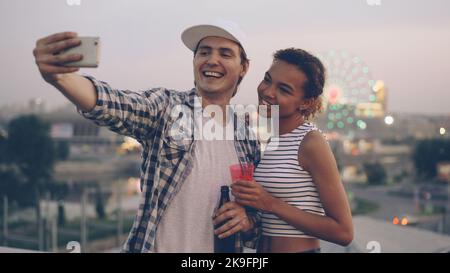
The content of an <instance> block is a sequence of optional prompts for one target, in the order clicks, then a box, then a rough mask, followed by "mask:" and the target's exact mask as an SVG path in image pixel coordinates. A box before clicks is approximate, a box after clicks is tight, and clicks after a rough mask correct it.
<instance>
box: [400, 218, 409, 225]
mask: <svg viewBox="0 0 450 273" xmlns="http://www.w3.org/2000/svg"><path fill="white" fill-rule="evenodd" d="M401 225H402V226H406V225H408V218H406V217H403V218H402V222H401Z"/></svg>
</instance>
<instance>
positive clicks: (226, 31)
mask: <svg viewBox="0 0 450 273" xmlns="http://www.w3.org/2000/svg"><path fill="white" fill-rule="evenodd" d="M210 36H214V37H221V38H225V39H228V40H231V41H234V42H236V43H238V44H240V45H241V46H242V48H243V49H244V50H245V47H244V45H245V39H246V37H245V33H244V32H243V31H242V29H241V28H240V27H239V25H238V24H236V23H235V22H231V21H227V20H223V19H216V20H214V21H213V22H212V23H211V24H204V25H196V26H192V27H189V28H187V29H185V30H184V31H183V33H181V40H182V41H183V43H184V44H185V45H186V46H187V47H188V48H189V49H190V50H192V51H195V49H196V48H197V45H198V43H199V42H200V41H201V40H202V39H204V38H206V37H210Z"/></svg>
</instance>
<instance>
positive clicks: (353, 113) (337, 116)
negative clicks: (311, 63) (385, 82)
mask: <svg viewBox="0 0 450 273" xmlns="http://www.w3.org/2000/svg"><path fill="white" fill-rule="evenodd" d="M318 57H319V58H320V60H321V61H322V63H323V64H324V66H325V68H326V70H327V81H326V83H325V88H324V100H323V102H324V108H325V109H326V115H327V117H326V118H327V127H328V129H355V128H359V129H365V128H366V123H365V122H364V121H363V120H362V119H361V115H360V114H359V113H360V112H358V111H360V109H361V107H364V106H368V105H371V104H373V103H375V102H376V101H377V99H378V98H379V96H377V91H379V89H380V86H379V85H380V82H379V81H378V82H377V81H375V80H373V79H372V77H371V75H370V70H369V67H368V66H367V65H366V64H365V63H364V62H363V60H362V59H361V58H359V57H357V56H353V55H351V54H350V53H348V52H347V51H338V50H329V51H328V52H325V53H322V54H318ZM364 114H365V116H368V117H370V116H371V114H373V113H371V109H370V107H368V108H366V109H365V112H364Z"/></svg>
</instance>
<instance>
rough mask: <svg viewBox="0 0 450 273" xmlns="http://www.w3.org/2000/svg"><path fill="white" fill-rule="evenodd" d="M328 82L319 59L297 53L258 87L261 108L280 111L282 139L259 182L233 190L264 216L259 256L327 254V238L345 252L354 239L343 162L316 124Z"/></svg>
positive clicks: (278, 56)
mask: <svg viewBox="0 0 450 273" xmlns="http://www.w3.org/2000/svg"><path fill="white" fill-rule="evenodd" d="M324 82H325V68H324V66H323V65H322V63H321V62H320V60H319V59H317V58H316V57H314V56H313V55H311V54H309V53H308V52H306V51H304V50H301V49H294V48H289V49H284V50H279V51H277V52H276V53H275V54H274V60H273V63H272V66H271V67H270V69H269V70H268V71H267V72H266V74H265V76H264V79H263V81H262V82H261V83H260V85H259V86H258V97H259V104H260V105H268V106H269V111H268V115H269V116H270V115H271V111H270V106H271V105H279V128H280V135H279V136H278V137H277V138H276V139H272V140H271V141H270V142H269V143H268V145H267V148H266V152H265V153H264V155H263V157H262V160H261V162H260V163H259V165H258V167H257V168H256V170H255V173H254V178H255V180H256V181H253V182H252V183H249V182H248V181H238V182H236V183H234V184H233V185H232V193H233V195H234V196H235V199H236V202H237V203H238V204H240V205H245V206H251V207H253V208H256V209H258V210H259V211H260V213H261V227H262V237H261V238H260V241H259V246H258V252H320V244H319V239H322V240H326V241H330V242H333V243H337V244H340V245H344V246H345V245H348V244H350V242H351V241H352V240H353V225H352V218H351V211H350V208H349V204H348V201H347V197H346V193H345V190H344V188H343V186H342V183H341V180H340V177H339V172H338V169H337V166H336V161H335V159H334V156H333V154H332V152H331V150H330V147H329V145H328V143H327V141H326V140H325V138H324V136H323V135H322V133H321V132H320V131H319V130H318V129H317V128H316V127H315V126H314V124H313V123H311V122H309V121H308V119H309V118H310V117H313V116H314V115H315V114H316V113H317V112H318V111H319V110H320V109H321V97H320V95H321V94H322V92H323V87H324ZM273 118H277V117H273ZM275 140H276V141H275Z"/></svg>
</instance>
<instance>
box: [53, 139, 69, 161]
mask: <svg viewBox="0 0 450 273" xmlns="http://www.w3.org/2000/svg"><path fill="white" fill-rule="evenodd" d="M55 153H56V158H57V159H58V160H61V161H64V160H67V159H68V158H69V155H70V147H69V143H68V142H67V141H58V142H56V145H55Z"/></svg>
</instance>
